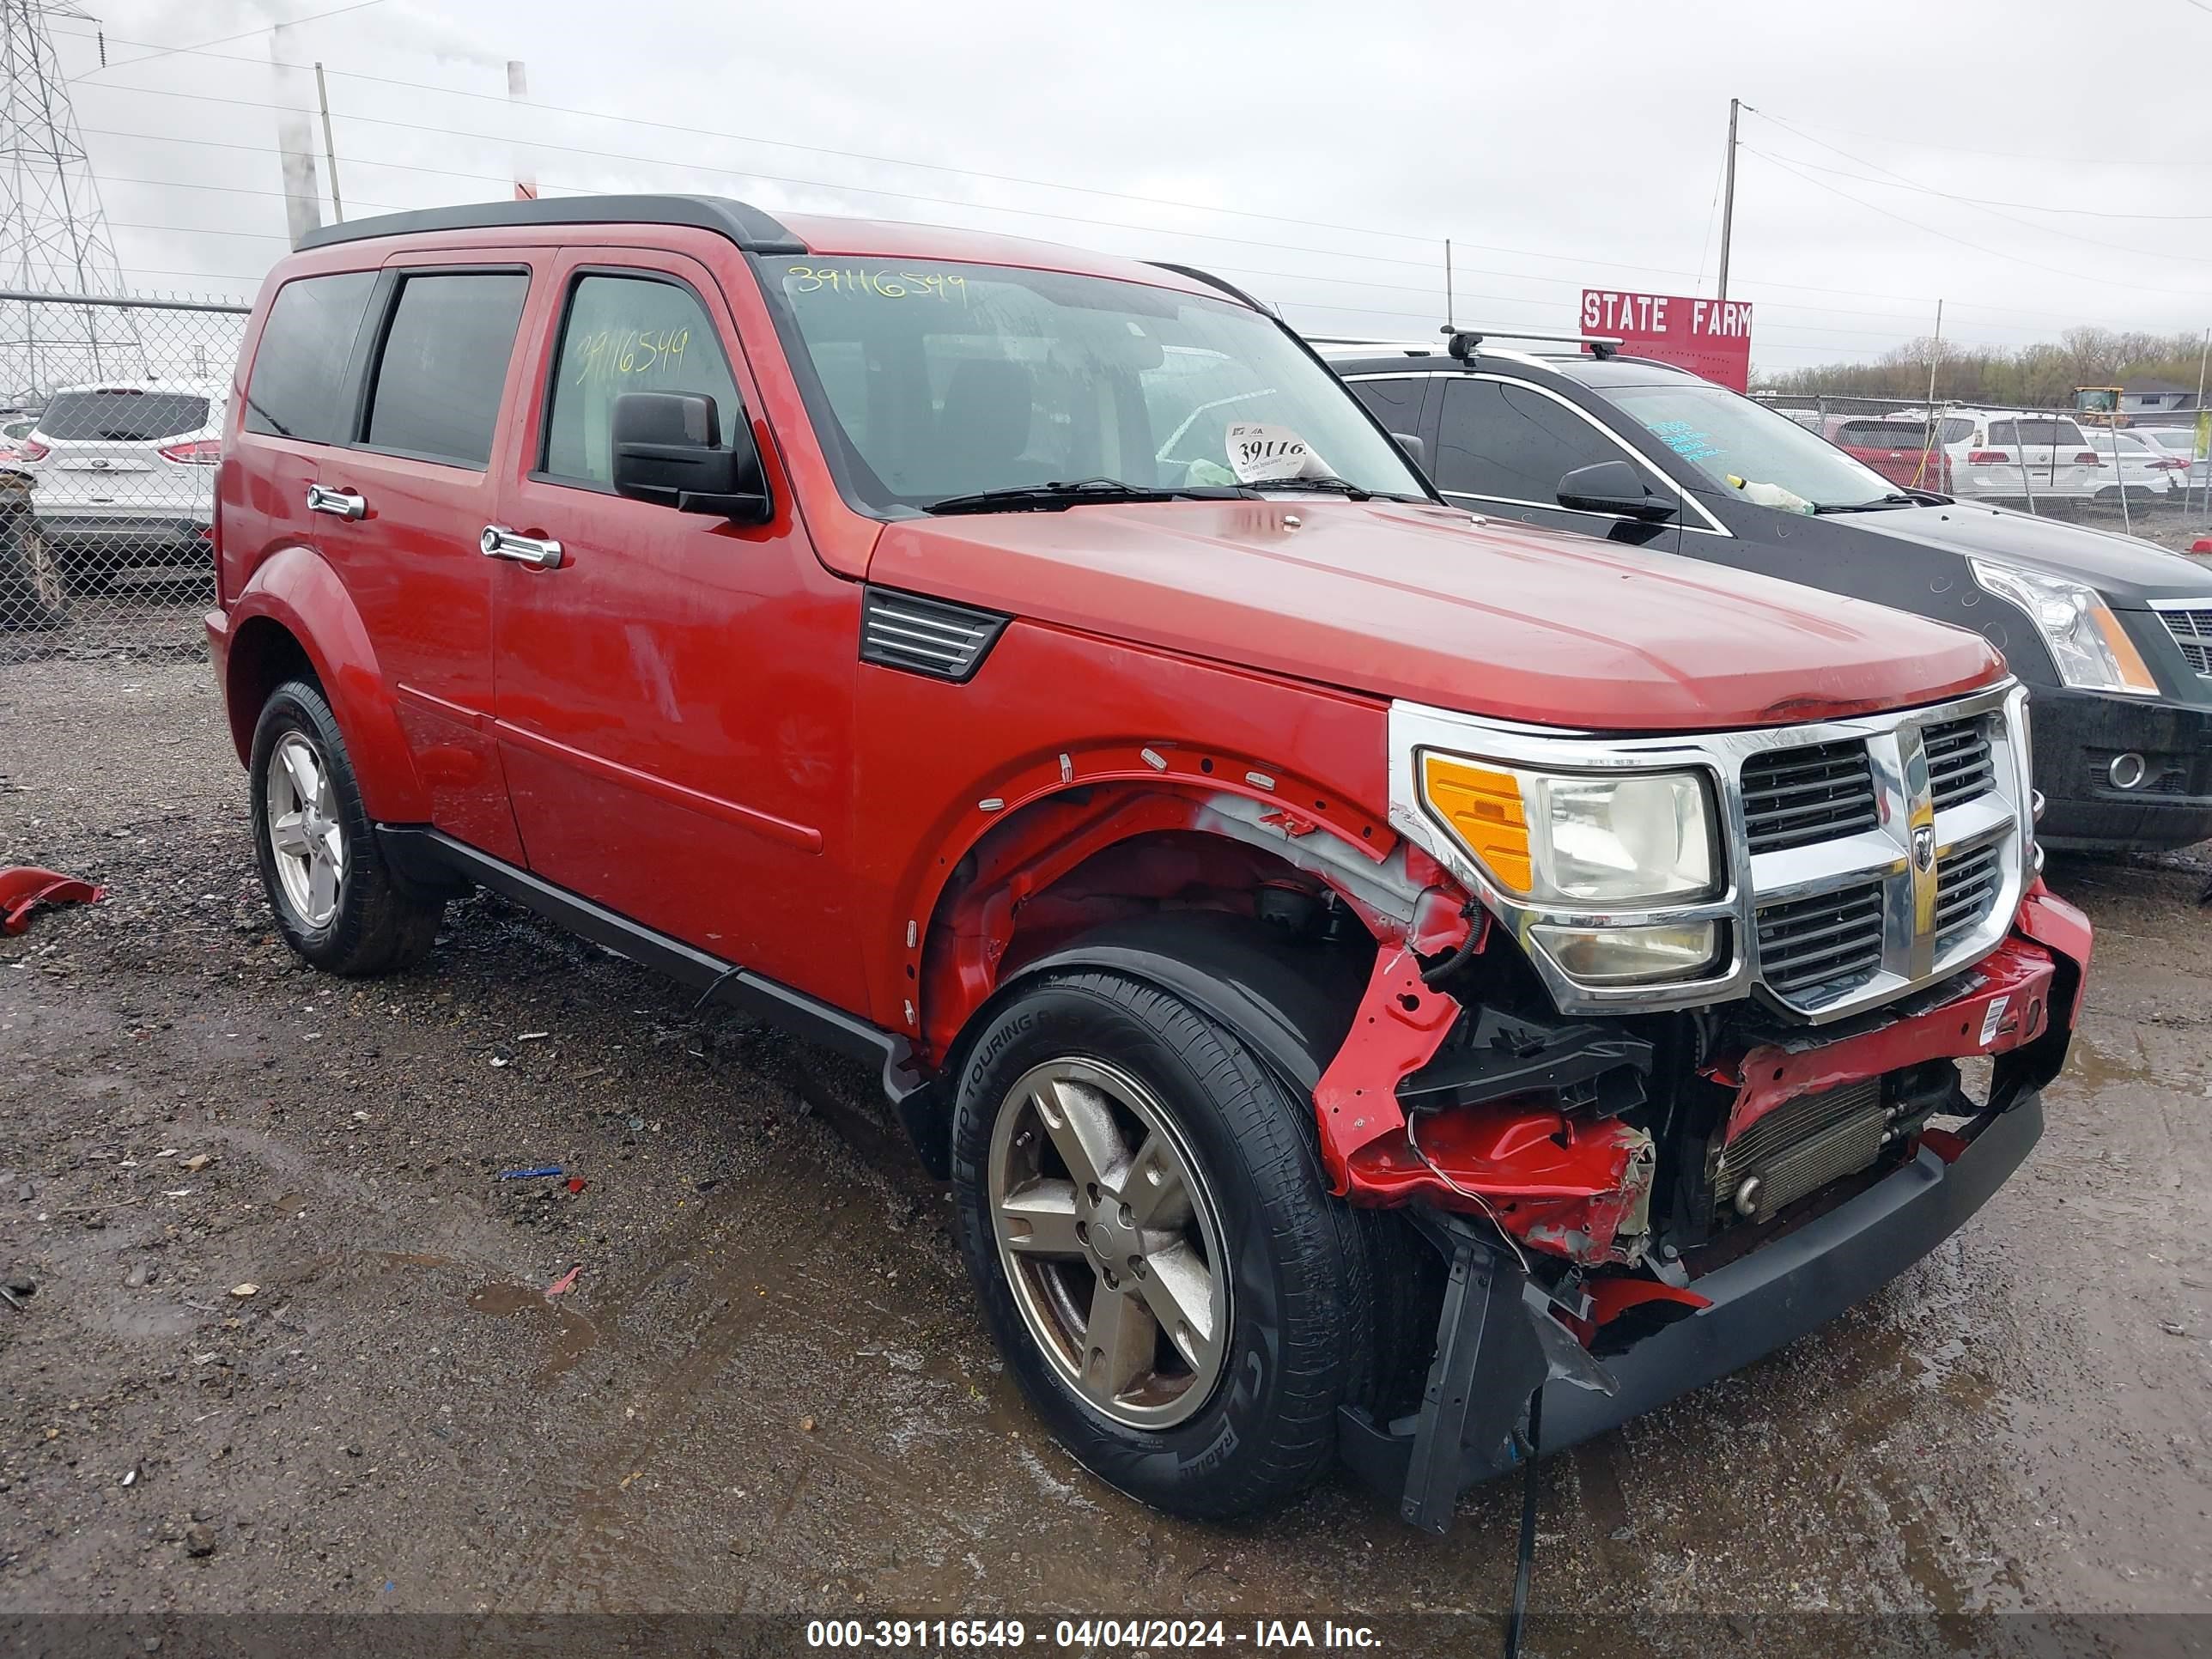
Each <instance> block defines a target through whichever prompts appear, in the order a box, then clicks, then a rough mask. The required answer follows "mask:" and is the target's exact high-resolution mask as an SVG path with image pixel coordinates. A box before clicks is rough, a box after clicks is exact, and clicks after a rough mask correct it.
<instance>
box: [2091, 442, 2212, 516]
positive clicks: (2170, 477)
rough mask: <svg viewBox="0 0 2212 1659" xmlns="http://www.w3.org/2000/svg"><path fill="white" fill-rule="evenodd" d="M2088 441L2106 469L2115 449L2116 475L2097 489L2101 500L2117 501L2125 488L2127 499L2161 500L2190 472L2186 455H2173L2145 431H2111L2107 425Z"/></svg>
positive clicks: (2109, 465)
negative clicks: (2116, 456)
mask: <svg viewBox="0 0 2212 1659" xmlns="http://www.w3.org/2000/svg"><path fill="white" fill-rule="evenodd" d="M2089 436H2090V441H2092V442H2093V443H2094V444H2095V445H2096V447H2097V453H2099V454H2100V455H2102V456H2103V457H2104V458H2105V465H2106V471H2108V472H2109V471H2110V470H2111V468H2112V461H2113V459H2114V453H2115V451H2116V450H2117V452H2118V460H2119V466H2120V471H2119V477H2118V481H2117V482H2108V483H2106V485H2105V486H2104V487H2103V488H2102V489H2100V490H2098V492H2097V499H2098V500H2099V501H2112V502H2118V500H2119V499H2120V492H2121V491H2122V490H2123V489H2124V490H2126V491H2127V493H2128V495H2129V497H2130V499H2131V500H2134V499H2145V500H2149V501H2164V500H2165V499H2166V497H2167V496H2168V495H2172V494H2173V493H2174V492H2175V491H2176V490H2178V489H2180V488H2181V486H2182V480H2183V479H2184V478H2185V477H2187V475H2188V472H2189V459H2188V457H2187V456H2186V455H2176V454H2173V453H2171V452H2170V451H2168V450H2167V449H2166V447H2165V446H2164V445H2162V444H2160V443H2159V442H2158V441H2156V439H2154V437H2153V436H2152V435H2150V434H2148V433H2144V432H2113V431H2112V430H2110V429H2109V428H2106V429H2100V430H2097V431H2093V432H2092V433H2091V434H2090V435H2089Z"/></svg>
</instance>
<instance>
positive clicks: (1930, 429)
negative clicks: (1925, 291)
mask: <svg viewBox="0 0 2212 1659" xmlns="http://www.w3.org/2000/svg"><path fill="white" fill-rule="evenodd" d="M1942 361H1943V302H1942V301H1941V300H1938V301H1936V340H1935V343H1934V344H1932V345H1930V346H1929V349H1928V421H1927V428H1926V431H1925V433H1924V434H1923V438H1922V441H1921V445H1920V465H1918V466H1917V467H1915V468H1914V469H1913V470H1912V482H1913V483H1916V484H1917V483H1922V482H1923V480H1925V479H1926V477H1928V462H1929V458H1930V457H1931V456H1933V455H1934V454H1935V453H1936V365H1937V364H1938V363H1940V362H1942Z"/></svg>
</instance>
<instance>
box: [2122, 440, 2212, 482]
mask: <svg viewBox="0 0 2212 1659" xmlns="http://www.w3.org/2000/svg"><path fill="white" fill-rule="evenodd" d="M2129 429H2130V431H2131V432H2132V433H2133V434H2134V435H2135V436H2136V437H2138V438H2141V439H2142V440H2143V441H2146V442H2148V443H2152V444H2155V445H2157V446H2158V447H2159V448H2160V449H2161V450H2163V451H2165V452H2166V454H2167V455H2169V456H2171V457H2172V459H2175V460H2178V461H2179V462H2180V463H2181V465H2182V470H2181V471H2179V472H2177V473H2176V474H2175V475H2174V477H2175V478H2176V480H2177V482H2176V483H2175V484H2174V486H2173V487H2174V489H2179V490H2180V491H2182V492H2183V493H2184V494H2187V493H2188V492H2189V491H2190V490H2192V489H2196V490H2202V489H2205V488H2206V486H2207V485H2208V484H2212V456H2204V455H2199V454H2198V453H2197V433H2196V429H2195V428H2191V427H2166V426H2160V427H2131V428H2129Z"/></svg>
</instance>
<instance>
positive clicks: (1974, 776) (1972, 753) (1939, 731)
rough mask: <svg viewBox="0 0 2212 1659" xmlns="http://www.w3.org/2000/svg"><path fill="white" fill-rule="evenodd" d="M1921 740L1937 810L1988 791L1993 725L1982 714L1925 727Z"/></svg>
mask: <svg viewBox="0 0 2212 1659" xmlns="http://www.w3.org/2000/svg"><path fill="white" fill-rule="evenodd" d="M1920 743H1921V747H1922V748H1923V750H1926V752H1927V756H1928V787H1929V794H1930V796H1931V797H1932V798H1933V799H1934V801H1935V803H1936V811H1939V812H1940V811H1942V810H1943V809H1944V808H1945V807H1947V806H1955V805H1958V803H1959V802H1960V801H1962V800H1972V799H1974V797H1975V796H1977V795H1983V794H1987V793H1989V789H1990V779H1991V777H1992V774H1991V772H1990V728H1989V722H1988V721H1987V720H1984V719H1983V718H1982V717H1981V716H1980V715H1978V714H1977V715H1974V716H1972V718H1970V719H1967V720H1947V721H1945V722H1944V723H1943V724H1942V725H1941V726H1926V727H1923V729H1922V731H1921V733H1920Z"/></svg>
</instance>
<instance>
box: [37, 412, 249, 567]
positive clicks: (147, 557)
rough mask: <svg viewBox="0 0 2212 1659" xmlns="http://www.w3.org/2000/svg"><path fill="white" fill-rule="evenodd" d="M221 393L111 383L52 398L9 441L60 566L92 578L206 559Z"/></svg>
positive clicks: (218, 445)
mask: <svg viewBox="0 0 2212 1659" xmlns="http://www.w3.org/2000/svg"><path fill="white" fill-rule="evenodd" d="M225 396H226V388H224V387H223V386H221V385H219V384H217V383H216V382H213V381H204V380H110V381H106V382H102V383H100V384H98V385H94V386H69V387H66V388H64V390H62V391H59V392H55V393H54V394H53V396H52V398H49V399H48V400H47V403H46V408H45V409H44V410H41V411H40V414H39V419H38V424H37V425H36V426H35V427H33V428H32V429H31V431H30V432H29V434H28V435H26V436H25V437H23V438H21V439H19V440H17V441H16V444H15V460H14V461H13V462H12V463H11V465H13V466H14V467H15V469H16V470H17V471H23V472H27V473H29V474H30V475H31V477H32V480H33V483H32V490H31V508H32V511H33V513H36V514H37V516H38V520H39V526H40V528H41V529H42V530H44V531H45V532H46V538H47V539H48V540H49V541H50V542H51V543H52V544H53V548H54V551H55V555H56V556H57V557H58V559H59V560H60V562H62V563H63V565H64V567H66V568H69V569H70V570H72V571H73V572H78V573H92V574H101V573H106V572H112V571H113V570H116V569H119V568H124V567H126V566H131V565H173V564H178V563H185V562H198V561H200V560H204V559H208V558H210V556H211V555H210V543H209V530H210V526H212V525H213V524H214V522H215V477H216V464H217V463H218V462H219V461H220V460H221V459H222V421H223V405H224V400H225Z"/></svg>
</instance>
